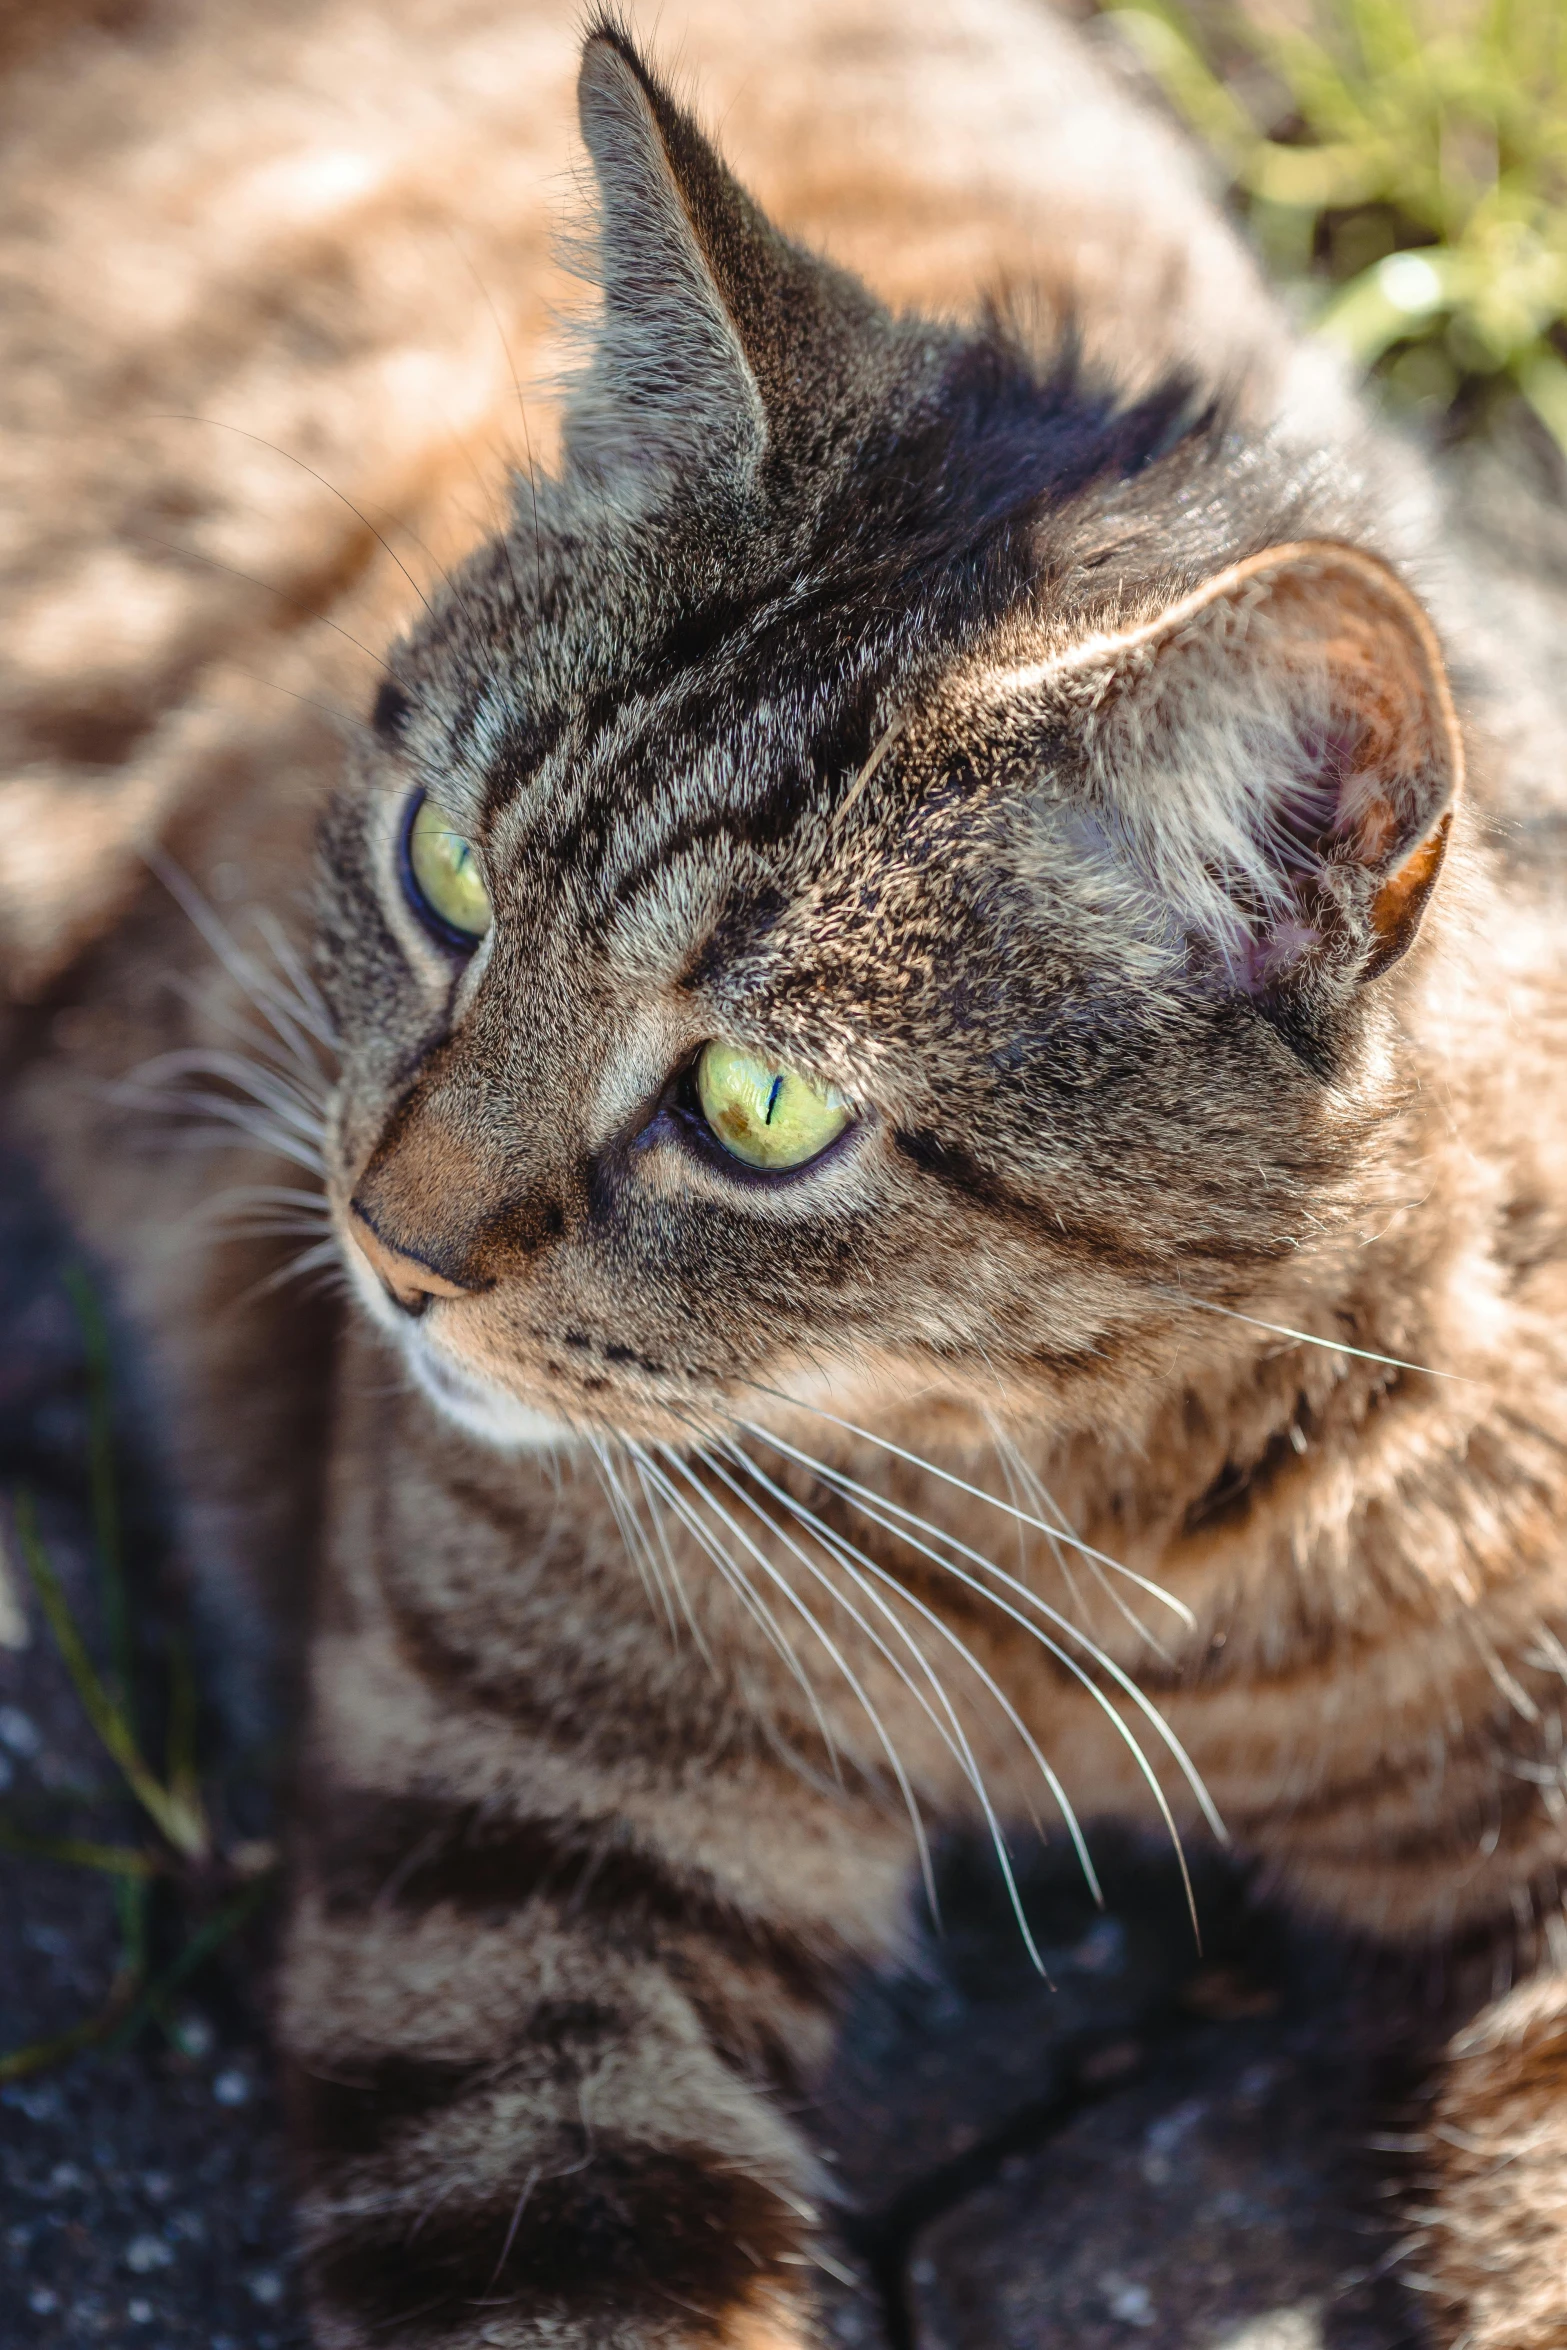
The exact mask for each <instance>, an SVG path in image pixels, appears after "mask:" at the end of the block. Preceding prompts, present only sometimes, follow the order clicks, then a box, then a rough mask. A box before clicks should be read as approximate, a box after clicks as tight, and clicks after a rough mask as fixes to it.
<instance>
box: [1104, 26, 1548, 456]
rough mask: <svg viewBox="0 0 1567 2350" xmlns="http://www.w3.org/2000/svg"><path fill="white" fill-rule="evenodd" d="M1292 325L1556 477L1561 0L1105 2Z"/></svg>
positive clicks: (1395, 390)
mask: <svg viewBox="0 0 1567 2350" xmlns="http://www.w3.org/2000/svg"><path fill="white" fill-rule="evenodd" d="M1106 4H1107V6H1108V8H1109V9H1110V11H1111V12H1112V13H1113V14H1115V16H1116V17H1117V18H1118V20H1119V22H1120V24H1121V27H1122V29H1123V31H1124V32H1125V33H1126V35H1127V36H1128V37H1129V38H1130V40H1131V41H1132V42H1133V43H1134V45H1135V47H1136V48H1137V50H1138V51H1139V53H1140V54H1141V56H1142V58H1143V60H1144V62H1145V64H1146V65H1147V66H1148V67H1149V68H1150V69H1151V71H1152V72H1153V74H1154V76H1155V77H1156V79H1157V80H1158V81H1159V82H1160V83H1161V84H1162V86H1163V88H1164V90H1165V92H1166V94H1167V95H1168V97H1169V98H1170V99H1171V101H1172V102H1173V104H1174V105H1175V107H1176V108H1177V110H1178V111H1179V112H1180V113H1181V114H1183V115H1184V116H1185V118H1186V119H1187V121H1188V122H1189V123H1190V124H1191V126H1192V127H1193V129H1194V130H1196V131H1197V132H1198V134H1199V135H1200V136H1201V137H1202V138H1204V139H1205V140H1206V141H1207V143H1208V144H1209V145H1210V146H1211V147H1212V149H1213V150H1214V152H1215V154H1216V155H1217V157H1218V158H1219V160H1220V163H1221V164H1222V166H1223V168H1224V169H1225V171H1226V172H1227V174H1228V176H1229V178H1230V181H1231V185H1232V187H1233V189H1234V192H1235V195H1236V198H1237V200H1238V202H1239V203H1240V205H1241V207H1242V209H1243V211H1244V212H1245V214H1246V216H1247V218H1248V220H1249V222H1250V225H1251V227H1252V230H1253V233H1254V234H1255V235H1256V237H1257V239H1258V241H1259V243H1260V245H1261V248H1262V251H1263V254H1264V256H1265V258H1266V259H1267V261H1268V262H1269V264H1270V265H1271V267H1272V268H1273V270H1274V272H1275V274H1276V275H1278V276H1279V277H1281V278H1282V279H1283V280H1284V281H1285V282H1286V284H1289V285H1292V286H1293V287H1294V288H1295V289H1296V290H1297V292H1298V295H1299V298H1300V300H1301V303H1302V305H1303V308H1304V310H1305V313H1306V316H1307V318H1308V320H1309V323H1310V324H1311V325H1312V326H1313V327H1314V328H1315V330H1316V331H1317V332H1318V333H1319V334H1322V335H1324V336H1326V337H1327V338H1328V339H1329V340H1330V341H1332V342H1335V343H1337V344H1338V345H1339V346H1340V347H1341V348H1342V349H1343V350H1344V351H1345V352H1346V353H1347V354H1348V356H1349V357H1350V359H1351V360H1352V361H1354V362H1356V363H1357V364H1358V365H1359V366H1361V367H1362V368H1364V369H1368V370H1371V371H1374V372H1375V373H1376V374H1377V375H1378V376H1380V377H1381V378H1382V379H1383V380H1384V382H1385V385H1386V388H1387V391H1388V394H1389V396H1390V398H1391V400H1392V401H1393V402H1394V403H1395V404H1401V405H1403V406H1405V407H1408V408H1414V409H1416V410H1419V411H1423V412H1424V413H1425V415H1426V416H1427V417H1428V418H1430V419H1432V420H1433V421H1437V422H1439V423H1440V424H1441V426H1442V427H1443V428H1444V430H1448V431H1451V432H1452V433H1454V434H1460V433H1464V432H1468V431H1474V430H1478V429H1484V428H1485V427H1486V426H1487V425H1489V424H1491V423H1492V422H1494V420H1495V418H1496V415H1497V411H1498V407H1499V405H1500V404H1501V403H1504V402H1510V401H1512V400H1514V399H1522V400H1523V401H1525V402H1526V403H1527V405H1528V407H1529V409H1530V410H1531V411H1532V412H1533V414H1534V416H1535V417H1537V418H1538V420H1539V422H1540V424H1542V425H1543V426H1544V428H1545V430H1546V431H1547V432H1548V433H1549V434H1550V436H1551V438H1552V439H1553V440H1554V442H1555V443H1556V445H1557V448H1558V449H1559V450H1560V451H1561V452H1562V455H1563V457H1564V459H1567V0H1239V4H1237V0H1106Z"/></svg>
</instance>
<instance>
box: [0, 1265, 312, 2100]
mask: <svg viewBox="0 0 1567 2350" xmlns="http://www.w3.org/2000/svg"><path fill="white" fill-rule="evenodd" d="M68 1282H69V1286H70V1289H71V1293H72V1297H73V1301H74V1303H75V1306H76V1311H77V1316H78V1319H79V1320H80V1322H81V1326H82V1333H83V1337H84V1340H85V1343H86V1355H87V1394H88V1482H89V1491H90V1494H91V1502H92V1527H93V1550H94V1556H95V1561H96V1565H97V1571H98V1591H99V1610H100V1614H101V1617H102V1622H103V1631H104V1642H105V1647H106V1649H107V1662H106V1665H105V1668H104V1670H103V1671H101V1672H100V1670H99V1669H98V1667H97V1666H96V1665H95V1664H94V1662H93V1659H92V1656H91V1653H90V1651H89V1649H88V1645H87V1642H86V1640H85V1638H84V1637H83V1634H82V1631H81V1627H80V1626H79V1624H78V1623H77V1620H76V1617H75V1615H74V1614H73V1612H72V1609H71V1606H70V1603H69V1601H68V1599H67V1598H66V1595H65V1590H64V1586H63V1585H62V1583H61V1581H60V1577H59V1575H58V1573H57V1572H56V1570H55V1567H54V1564H53V1562H52V1560H51V1559H50V1557H49V1554H48V1550H47V1548H46V1547H45V1544H44V1542H43V1539H42V1536H41V1534H40V1532H39V1528H38V1520H37V1513H36V1511H35V1508H34V1505H33V1499H32V1496H31V1494H30V1493H27V1492H25V1491H18V1492H17V1493H16V1494H15V1495H14V1497H13V1511H12V1520H13V1526H14V1529H15V1536H16V1545H17V1548H18V1550H19V1552H20V1554H21V1559H22V1563H23V1565H24V1566H25V1568H26V1570H27V1574H28V1577H29V1580H30V1581H31V1583H32V1586H33V1589H34V1592H35V1593H36V1595H37V1599H38V1604H39V1607H40V1609H41V1610H42V1613H43V1616H44V1620H45V1622H46V1623H47V1624H48V1626H49V1629H50V1632H51V1633H52V1635H53V1637H54V1642H55V1646H56V1647H57V1648H58V1650H59V1652H60V1656H61V1660H62V1662H63V1663H64V1665H65V1669H66V1671H67V1673H68V1674H69V1675H70V1679H71V1684H72V1687H73V1688H74V1690H75V1692H76V1695H77V1699H78V1701H79V1702H80V1704H81V1707H82V1711H83V1713H84V1714H85V1715H86V1717H87V1720H88V1721H89V1722H90V1724H91V1725H92V1728H93V1730H94V1731H95V1733H96V1734H97V1737H98V1739H99V1742H100V1743H101V1745H102V1746H103V1748H104V1750H105V1752H106V1753H107V1754H108V1756H109V1758H110V1760H111V1761H112V1762H113V1764H114V1767H115V1771H116V1773H117V1776H118V1781H119V1784H120V1786H121V1787H122V1788H123V1790H124V1791H125V1793H127V1794H129V1795H130V1796H131V1797H132V1798H133V1799H134V1801H135V1803H136V1805H137V1807H138V1809H139V1811H140V1813H141V1815H142V1817H143V1819H144V1820H145V1822H146V1824H147V1828H148V1829H149V1830H150V1834H149V1835H147V1836H146V1837H144V1839H143V1840H142V1841H141V1842H139V1843H134V1844H133V1843H115V1842H106V1841H102V1840H100V1839H98V1838H94V1837H81V1836H52V1835H39V1834H36V1833H33V1832H31V1831H29V1830H28V1829H26V1828H24V1827H23V1826H22V1825H21V1824H20V1823H19V1822H17V1821H16V1820H14V1819H13V1818H11V1817H9V1816H6V1815H3V1814H0V1849H3V1850H5V1851H8V1852H14V1853H18V1854H22V1855H24V1856H28V1857H31V1858H34V1859H38V1860H50V1861H57V1862H63V1863H65V1864H66V1865H68V1866H71V1867H76V1868H85V1869H92V1870H96V1871H98V1872H99V1873H100V1874H102V1875H105V1876H108V1877H109V1878H111V1879H112V1880H113V1883H114V1890H115V1901H116V1906H117V1909H118V1913H119V1934H120V1953H119V1960H118V1964H117V1965H116V1968H115V1972H114V1976H113V1980H112V1981H111V1983H110V1985H109V1989H108V1992H107V1994H106V1996H105V1998H104V2000H103V2002H102V2004H101V2005H100V2006H99V2007H97V2008H96V2009H94V2010H93V2012H92V2013H91V2014H89V2015H87V2016H85V2017H83V2019H82V2021H81V2022H80V2023H78V2024H75V2025H73V2026H72V2027H71V2029H70V2030H69V2031H66V2032H61V2033H58V2034H56V2035H55V2037H53V2038H52V2039H48V2040H35V2041H33V2042H31V2043H29V2045H27V2046H26V2047H23V2048H16V2049H12V2050H10V2051H9V2052H7V2053H0V2082H4V2081H12V2080H17V2079H20V2078H21V2077H22V2076H23V2075H24V2074H27V2073H32V2072H39V2071H41V2070H43V2069H44V2068H45V2067H47V2066H49V2065H52V2064H57V2063H60V2062H62V2061H63V2060H64V2059H65V2058H66V2057H69V2056H73V2055H75V2054H76V2053H77V2052H78V2051H79V2050H82V2049H85V2048H89V2047H93V2046H104V2045H107V2046H108V2047H110V2048H111V2049H112V2048H118V2047H123V2046H127V2045H128V2044H129V2043H130V2041H131V2040H132V2039H134V2038H135V2036H136V2035H137V2033H138V2032H140V2031H141V2029H142V2028H143V2026H144V2025H145V2024H146V2023H148V2022H149V2021H151V2020H153V2019H157V2020H160V2021H163V2020H166V2019H167V2015H168V2003H169V2000H170V1999H171V1998H172V1996H173V1994H174V1992H175V1991H176V1990H177V1989H178V1988H179V1987H180V1985H181V1984H183V1983H184V1982H185V1981H186V1980H187V1979H188V1978H189V1977H190V1976H191V1975H192V1974H194V1973H195V1972H196V1970H197V1969H198V1968H199V1967H200V1966H202V1965H203V1964H204V1963H205V1961H206V1960H207V1959H208V1958H209V1957H211V1955H212V1954H213V1952H214V1951H216V1950H217V1949H219V1948H220V1947H221V1945H222V1944H223V1943H224V1942H226V1941H227V1940H228V1939H229V1937H230V1936H231V1935H232V1934H233V1933H235V1932H236V1931H237V1929H238V1928H239V1927H240V1926H242V1925H243V1924H244V1923H245V1921H246V1919H247V1918H249V1917H250V1916H251V1914H252V1913H253V1912H254V1911H255V1909H256V1908H257V1907H258V1906H259V1904H260V1902H261V1901H262V1899H263V1898H264V1897H265V1895H266V1893H267V1890H268V1886H269V1883H270V1880H271V1877H272V1874H273V1869H274V1862H273V1856H272V1853H271V1849H270V1847H267V1846H262V1845H256V1844H239V1845H236V1846H231V1847H230V1848H229V1849H228V1850H227V1851H224V1850H221V1849H220V1848H219V1843H218V1839H217V1836H216V1833H215V1830H214V1826H213V1822H212V1819H211V1816H210V1813H209V1810H208V1806H207V1803H206V1799H205V1797H204V1795H203V1791H202V1783H201V1777H200V1772H199V1768H198V1762H197V1753H196V1713H197V1707H196V1692H195V1685H194V1682H193V1679H192V1676H191V1672H190V1667H189V1663H188V1660H187V1658H186V1656H185V1654H184V1651H183V1649H182V1648H181V1647H180V1646H179V1645H178V1644H177V1643H175V1644H171V1645H170V1649H169V1653H168V1656H167V1660H166V1662H167V1679H168V1703H167V1709H166V1710H167V1733H166V1741H165V1755H164V1764H163V1768H162V1770H161V1771H158V1770H155V1769H154V1768H153V1767H152V1765H151V1764H150V1763H149V1762H148V1760H147V1758H146V1752H145V1745H144V1741H143V1738H142V1735H141V1731H140V1728H139V1725H138V1721H137V1707H136V1687H135V1655H134V1641H133V1637H132V1621H131V1608H130V1597H129V1590H128V1586H127V1582H126V1577H125V1568H124V1557H123V1549H122V1540H121V1515H120V1506H119V1493H118V1487H117V1483H116V1478H115V1466H114V1426H113V1408H112V1398H111V1389H110V1371H109V1346H108V1335H107V1331H106V1329H105V1327H104V1321H103V1316H102V1314H101V1312H100V1310H99V1307H98V1302H97V1299H96V1298H95V1297H94V1295H93V1292H92V1289H91V1287H90V1285H89V1284H88V1283H87V1281H86V1280H85V1279H84V1278H83V1277H82V1276H81V1275H80V1274H72V1275H70V1276H68ZM160 1885H167V1886H169V1887H170V1888H172V1889H175V1890H177V1891H178V1892H180V1893H182V1894H184V1895H185V1896H186V1897H187V1904H186V1905H187V1906H189V1905H190V1903H191V1902H194V1905H195V1906H196V1907H197V1908H200V1909H205V1910H206V1911H207V1913H208V1914H207V1915H206V1917H205V1919H204V1921H203V1923H202V1924H200V1925H199V1926H198V1927H197V1928H196V1930H195V1931H194V1932H192V1933H190V1934H188V1935H187V1937H186V1939H185V1940H184V1943H183V1946H182V1947H181V1948H180V1950H179V1952H178V1954H177V1955H176V1957H175V1958H174V1959H173V1960H172V1961H171V1962H170V1963H169V1964H168V1965H167V1966H166V1967H164V1968H163V1969H162V1970H161V1971H160V1972H158V1973H157V1974H154V1973H153V1971H152V1967H151V1944H152V1936H151V1931H150V1928H151V1904H152V1899H153V1895H154V1892H155V1891H156V1889H157V1888H158V1887H159V1886H160Z"/></svg>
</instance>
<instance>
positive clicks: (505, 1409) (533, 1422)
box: [399, 1330, 572, 1452]
mask: <svg viewBox="0 0 1567 2350" xmlns="http://www.w3.org/2000/svg"><path fill="white" fill-rule="evenodd" d="M399 1335H400V1336H401V1337H402V1350H403V1359H404V1361H405V1362H406V1363H407V1365H408V1368H409V1370H410V1371H411V1372H412V1374H413V1378H414V1382H415V1384H416V1386H417V1387H418V1388H419V1391H420V1393H421V1394H422V1395H424V1396H426V1397H428V1399H429V1401H430V1402H431V1403H433V1404H434V1405H435V1407H436V1409H437V1411H439V1412H442V1413H444V1414H445V1416H446V1418H447V1419H449V1420H455V1422H456V1423H457V1425H458V1427H459V1428H461V1429H462V1430H463V1431H464V1433H465V1434H466V1435H469V1436H476V1437H477V1438H478V1439H479V1441H480V1442H481V1443H483V1444H492V1445H497V1446H499V1447H500V1448H501V1449H502V1450H504V1451H507V1452H538V1451H541V1450H542V1449H543V1448H544V1447H546V1446H548V1445H557V1444H568V1443H570V1442H571V1441H572V1430H571V1429H570V1428H568V1427H567V1425H566V1423H565V1422H564V1421H563V1420H556V1419H552V1418H551V1417H550V1416H549V1414H548V1413H546V1412H539V1411H535V1410H534V1409H533V1407H532V1405H531V1404H525V1403H522V1402H520V1401H519V1400H518V1398H517V1397H516V1396H514V1395H512V1394H511V1393H510V1392H509V1390H507V1389H506V1388H504V1387H501V1386H498V1385H497V1384H496V1382H495V1381H494V1380H492V1379H486V1378H485V1377H484V1376H483V1374H482V1373H481V1372H474V1371H467V1370H460V1369H459V1368H458V1366H457V1365H456V1364H455V1363H454V1362H452V1360H451V1358H450V1357H449V1356H447V1355H443V1354H439V1353H437V1351H436V1349H435V1348H434V1347H433V1346H432V1345H431V1344H430V1343H429V1341H428V1340H427V1339H426V1338H425V1337H424V1336H423V1335H422V1333H421V1332H419V1331H417V1330H413V1331H409V1332H407V1333H406V1334H403V1333H400V1334H399Z"/></svg>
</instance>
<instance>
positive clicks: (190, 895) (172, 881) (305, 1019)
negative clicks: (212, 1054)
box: [143, 846, 336, 1052]
mask: <svg viewBox="0 0 1567 2350" xmlns="http://www.w3.org/2000/svg"><path fill="white" fill-rule="evenodd" d="M143 855H144V856H145V858H146V861H147V863H148V865H149V866H150V867H151V869H152V871H153V872H154V873H155V874H156V875H157V877H158V879H159V880H160V881H161V882H162V884H163V886H164V888H165V889H166V890H167V891H168V893H169V895H170V896H171V897H172V898H173V899H174V901H175V903H176V904H177V905H178V906H179V907H180V909H181V911H182V912H183V913H185V914H187V915H188V916H189V917H190V920H191V921H192V922H193V923H194V924H195V926H196V928H197V929H198V930H199V931H200V933H201V935H202V937H203V938H204V939H205V940H206V942H207V944H208V946H209V947H210V948H211V949H212V951H213V953H214V954H215V955H216V956H217V958H218V961H219V962H220V963H221V964H222V965H223V968H224V969H225V971H227V973H228V974H229V977H230V978H231V979H233V980H234V981H235V982H236V984H237V985H238V986H239V987H240V988H241V989H242V990H243V992H244V993H245V994H246V995H247V996H248V997H249V998H250V1000H251V1002H252V1003H253V1004H254V1005H255V1007H256V1009H257V1011H258V1012H260V1014H261V1016H262V1018H263V1019H264V1020H265V1021H266V1022H267V1023H268V1025H269V1026H270V1027H272V1028H273V1029H275V1030H276V1032H277V1034H278V1035H279V1036H280V1037H282V1038H284V1040H285V1041H288V1042H293V1043H294V1044H296V1045H297V1046H298V1047H299V1049H300V1050H301V1051H304V1050H306V1049H307V1048H306V1047H305V1043H304V1039H305V1037H306V1036H309V1037H312V1038H313V1039H314V1041H315V1042H316V1043H317V1044H318V1045H322V1046H324V1047H325V1049H326V1050H327V1051H328V1052H333V1051H335V1049H336V1039H335V1037H334V1035H333V1033H332V1028H331V1023H330V1020H328V1019H327V1018H326V1017H324V1014H325V1007H324V1006H322V1008H321V1014H320V1015H318V1014H317V1012H316V1010H315V1007H314V1005H313V1004H312V1003H311V1002H310V1001H309V1000H308V998H302V997H300V996H298V995H297V994H295V993H292V992H290V991H289V990H288V989H285V988H283V987H280V986H279V984H278V982H277V980H276V979H275V978H274V977H273V975H272V973H271V972H270V971H268V970H267V968H266V966H265V965H264V964H262V963H259V962H258V961H257V960H256V958H255V956H254V955H250V954H247V953H246V952H245V949H244V948H243V947H241V946H240V945H239V944H238V943H237V941H236V940H235V938H234V936H233V934H232V932H231V931H230V930H229V929H228V927H227V925H226V924H225V923H224V922H223V921H221V920H220V918H219V916H218V915H217V913H216V912H215V910H214V909H213V908H212V907H211V906H210V905H209V904H208V903H207V900H206V899H205V898H204V897H203V896H202V894H201V892H200V890H199V889H198V888H197V887H196V885H195V883H194V882H193V881H192V880H191V878H190V876H189V874H187V873H185V872H183V871H182V870H181V868H180V867H179V866H178V865H177V864H176V863H175V862H174V860H173V858H172V857H170V856H169V855H168V854H167V853H166V852H165V851H164V850H163V849H161V848H158V847H156V846H153V847H151V848H148V849H145V850H144V851H143ZM311 992H312V993H314V990H312V991H311Z"/></svg>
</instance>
